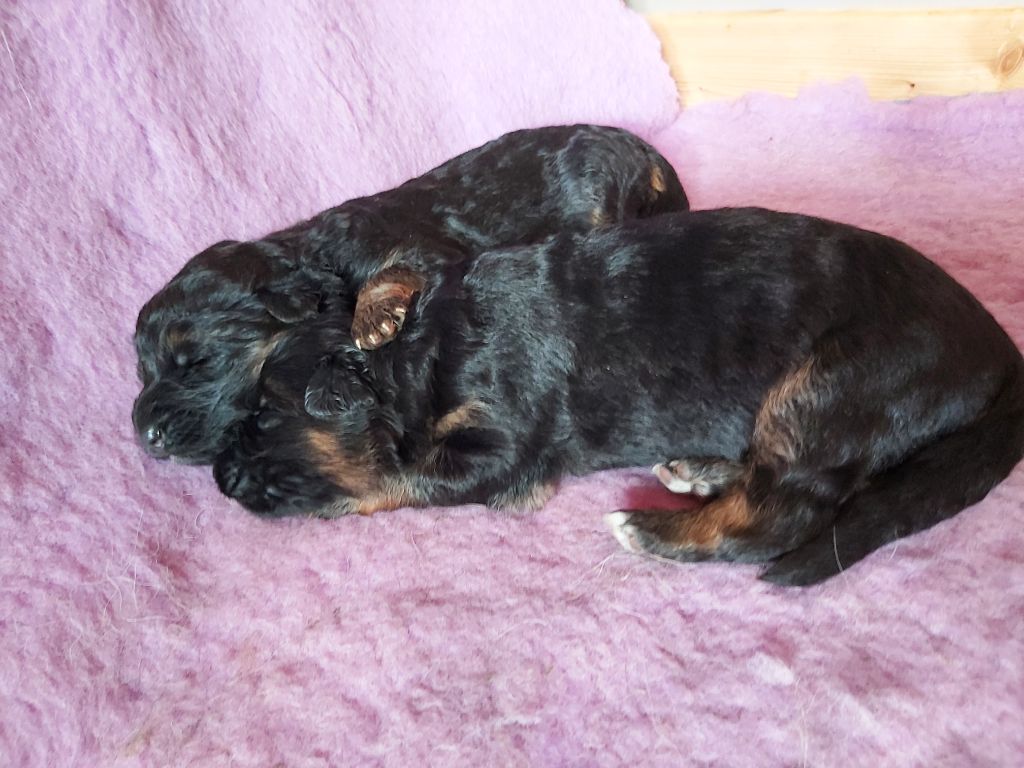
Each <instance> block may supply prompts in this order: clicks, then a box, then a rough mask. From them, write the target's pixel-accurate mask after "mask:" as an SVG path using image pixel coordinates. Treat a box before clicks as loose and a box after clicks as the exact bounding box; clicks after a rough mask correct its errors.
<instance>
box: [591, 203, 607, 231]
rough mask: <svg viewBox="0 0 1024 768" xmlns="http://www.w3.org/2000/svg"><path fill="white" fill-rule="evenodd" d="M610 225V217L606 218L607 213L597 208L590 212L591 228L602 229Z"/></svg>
mask: <svg viewBox="0 0 1024 768" xmlns="http://www.w3.org/2000/svg"><path fill="white" fill-rule="evenodd" d="M610 223H611V217H609V216H608V212H607V211H606V210H605V209H604V208H602V207H601V206H598V207H597V208H595V209H594V210H592V211H591V212H590V224H591V226H593V227H595V228H596V227H604V226H607V225H608V224H610Z"/></svg>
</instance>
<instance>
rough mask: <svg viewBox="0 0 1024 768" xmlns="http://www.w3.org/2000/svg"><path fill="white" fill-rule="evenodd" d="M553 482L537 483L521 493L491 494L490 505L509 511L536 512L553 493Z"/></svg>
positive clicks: (555, 486) (554, 487)
mask: <svg viewBox="0 0 1024 768" xmlns="http://www.w3.org/2000/svg"><path fill="white" fill-rule="evenodd" d="M556 488H557V485H556V484H555V483H537V484H535V485H532V486H530V487H529V488H528V489H527V490H526V491H523V492H522V493H514V492H512V491H507V492H505V493H500V494H498V495H496V496H493V497H492V498H491V500H490V506H491V507H493V508H494V509H505V510H508V511H510V512H536V511H537V510H538V509H540V508H541V507H543V506H544V505H545V504H547V503H548V501H550V499H551V497H552V496H554V495H555V489H556Z"/></svg>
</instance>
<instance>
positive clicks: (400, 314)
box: [352, 267, 425, 350]
mask: <svg viewBox="0 0 1024 768" xmlns="http://www.w3.org/2000/svg"><path fill="white" fill-rule="evenodd" d="M424 282H425V281H424V278H423V276H422V275H421V274H420V273H419V272H416V271H415V270H412V269H409V268H406V267H389V268H388V269H385V270H384V271H382V272H380V273H379V274H377V275H375V276H374V277H373V278H371V279H370V280H369V281H368V282H367V283H366V285H364V286H363V288H362V290H360V291H359V296H358V298H357V299H356V309H355V314H354V316H353V318H352V339H353V341H354V342H355V345H356V346H357V347H359V349H366V350H369V349H377V348H379V347H382V346H384V345H385V344H387V343H388V342H389V341H391V340H392V339H393V338H395V336H396V335H398V332H399V331H400V330H401V329H402V326H403V325H404V324H405V318H406V315H407V314H408V313H409V307H410V306H411V305H412V302H413V299H414V297H415V296H416V294H417V293H419V292H420V291H422V290H423V286H424Z"/></svg>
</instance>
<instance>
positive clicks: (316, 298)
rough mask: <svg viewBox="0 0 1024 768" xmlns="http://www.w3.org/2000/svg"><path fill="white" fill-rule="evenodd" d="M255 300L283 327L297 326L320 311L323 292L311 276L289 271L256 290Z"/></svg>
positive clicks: (296, 270) (302, 271)
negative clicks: (284, 324) (283, 324)
mask: <svg viewBox="0 0 1024 768" xmlns="http://www.w3.org/2000/svg"><path fill="white" fill-rule="evenodd" d="M256 296H257V298H259V300H260V301H261V302H263V306H264V307H265V308H266V310H267V312H269V313H270V314H271V315H273V316H274V317H275V318H276V319H278V320H280V321H281V322H282V323H298V322H301V321H303V320H308V319H309V318H311V317H313V316H314V315H316V314H317V313H318V312H319V311H320V300H321V299H322V298H323V290H322V286H321V285H320V283H319V281H317V280H315V279H313V276H312V275H310V274H309V273H307V272H305V271H304V270H300V269H292V270H290V271H288V272H286V273H285V274H283V275H282V276H279V277H276V278H272V279H271V280H270V281H269V282H268V283H267V284H265V285H263V286H261V287H259V288H257V289H256Z"/></svg>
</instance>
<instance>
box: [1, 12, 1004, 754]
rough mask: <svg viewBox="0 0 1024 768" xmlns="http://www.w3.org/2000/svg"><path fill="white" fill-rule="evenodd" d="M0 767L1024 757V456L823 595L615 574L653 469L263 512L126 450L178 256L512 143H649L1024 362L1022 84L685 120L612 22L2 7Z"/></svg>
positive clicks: (634, 564)
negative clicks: (513, 136) (969, 293)
mask: <svg viewBox="0 0 1024 768" xmlns="http://www.w3.org/2000/svg"><path fill="white" fill-rule="evenodd" d="M0 32H2V40H0V43H2V48H3V50H0V125H2V126H3V128H2V133H3V139H2V141H0V190H2V193H3V200H4V215H3V216H2V217H0V327H2V329H3V333H2V337H0V361H2V363H0V505H2V508H0V510H2V511H0V765H2V766H12V767H13V766H18V767H21V766H24V767H32V768H35V767H36V766H38V767H39V768H43V767H44V766H46V767H51V766H56V767H63V766H135V765H142V766H228V765H232V766H289V767H291V766H300V767H306V766H309V767H313V766H348V765H353V766H363V765H365V766H375V765H393V766H620V765H645V766H646V765H650V766H686V765H707V766H796V765H804V766H812V765H814V766H824V765H843V766H872V767H873V768H874V767H876V766H929V767H935V766H968V765H970V766H1016V765H1022V764H1024V508H1022V500H1024V468H1018V469H1017V471H1016V472H1015V473H1014V474H1013V475H1012V476H1011V478H1010V479H1009V480H1007V481H1006V482H1005V483H1003V484H1002V485H1001V486H1000V487H998V488H997V489H996V490H995V491H994V492H993V493H992V494H991V495H990V496H989V497H988V498H987V499H986V500H985V501H984V502H983V503H981V504H978V505H977V506H975V507H974V508H972V509H970V510H968V511H966V512H965V513H963V514H962V515H960V516H958V517H956V518H954V519H953V520H951V521H949V522H948V523H945V524H943V525H940V526H938V527H937V528H935V529H933V530H931V531H928V532H926V533H923V534H921V535H918V536H915V537H913V538H910V539H907V540H903V541H900V542H898V543H897V544H896V545H894V546H892V547H889V548H887V549H886V550H884V551H881V552H878V553H875V555H874V556H872V557H871V558H869V559H868V560H866V561H865V562H863V563H861V564H859V565H857V566H856V567H854V568H851V569H850V570H849V571H847V572H845V573H843V574H841V575H840V576H839V577H837V578H836V579H834V580H832V581H830V582H828V583H826V584H825V585H822V586H820V587H816V588H812V589H807V590H803V591H786V590H783V589H779V588H775V587H772V586H769V585H766V584H764V583H762V582H759V581H757V580H756V579H755V576H756V570H755V569H754V568H751V567H735V566H734V567H729V566H719V565H690V566H673V565H668V564H665V563H660V562H653V561H649V560H644V559H641V558H637V557H634V556H630V555H628V554H626V553H624V552H621V551H620V550H619V548H618V545H617V544H616V543H615V541H614V540H613V538H612V537H611V535H610V534H609V532H608V531H607V530H606V529H605V528H604V525H603V522H602V519H601V515H602V513H604V512H606V511H609V510H612V509H615V508H617V507H620V506H623V505H625V504H627V503H629V502H633V503H635V502H636V500H637V499H636V496H637V495H638V494H641V495H653V496H656V497H657V498H658V500H659V501H660V502H665V503H668V502H670V501H671V500H670V499H667V498H666V495H665V494H662V493H661V492H660V491H659V490H658V489H657V488H656V484H655V482H654V481H653V479H651V478H650V477H649V476H648V475H647V474H646V473H644V472H640V471H622V472H615V473H606V474H603V475H599V476H595V477H590V478H584V479H579V480H572V481H569V482H566V483H565V484H564V486H563V487H562V490H561V491H560V493H559V494H558V495H557V496H556V497H555V498H554V500H553V501H552V502H551V503H550V504H549V505H548V506H547V507H546V508H545V509H544V510H543V511H541V512H539V513H537V514H533V515H526V516H511V515H501V514H497V513H493V512H489V511H487V510H485V509H482V508H479V507H464V508H455V509H427V510H417V511H413V510H408V511H401V512H397V513H393V514H386V515H379V516H377V517H375V518H372V519H342V520H337V521H333V522H324V521H316V520H291V521H283V522H268V521H264V520H260V519H257V518H255V517H253V516H250V515H248V514H246V513H245V512H243V511H242V510H241V509H240V508H238V507H237V506H235V505H233V504H231V503H229V502H228V501H227V500H225V499H224V498H222V497H220V496H219V495H218V493H217V491H216V488H215V486H214V484H213V481H212V479H211V477H210V474H209V471H208V470H206V469H201V468H188V467H182V466H179V465H175V464H172V463H159V462H155V461H152V460H149V459H147V458H145V457H144V456H143V453H142V451H141V450H139V448H138V447H137V446H136V445H135V443H134V441H133V435H132V428H131V423H130V418H129V414H130V409H131V403H132V399H133V397H134V396H135V394H136V393H137V389H138V385H137V382H136V379H135V359H134V354H133V350H132V346H131V335H132V330H133V327H134V321H135V316H136V313H137V312H138V309H139V308H140V306H141V305H142V303H143V302H144V301H145V299H146V298H148V296H149V295H151V294H152V293H153V292H154V291H155V290H157V289H158V288H159V287H160V286H161V285H162V284H163V282H164V281H165V280H166V279H167V278H169V277H170V276H171V275H172V274H173V273H174V272H175V271H176V270H177V269H178V268H179V267H180V266H181V265H182V264H183V263H184V261H185V260H186V259H187V258H188V257H189V256H190V255H191V254H192V253H194V252H195V251H197V250H198V249H200V248H201V247H203V246H204V245H206V244H208V243H210V242H212V241H215V240H218V239H221V238H223V237H235V238H244V237H251V236H258V235H260V234H262V233H265V232H267V231H270V230H272V229H275V228H277V227H280V226H282V225H286V224H288V223H290V222H292V221H294V220H297V219H299V218H301V217H304V216H306V215H309V214H312V213H314V212H316V211H318V210H320V209H322V208H325V207H327V206H329V205H332V204H336V203H338V202H340V201H342V200H344V199H347V198H349V197H352V196H355V195H359V194H363V193H367V192H371V191H374V190H377V189H382V188H386V187H389V186H393V185H395V184H396V183H398V182H400V181H402V180H404V179H406V178H408V177H410V176H412V175H415V174H418V173H421V172H422V171H424V170H426V169H427V168H429V167H431V166H433V165H435V164H437V163H439V162H441V161H443V160H445V159H446V158H448V157H449V156H451V155H454V154H456V153H458V152H461V151H463V150H466V149H469V148H470V147H473V146H475V145H477V144H480V143H482V142H483V141H485V140H487V139H490V138H493V137H494V136H497V135H498V134H500V133H503V132H505V131H508V130H511V129H515V128H520V127H527V126H538V125H544V124H555V123H568V122H577V121H591V122H600V123H606V124H614V125H619V126H623V127H626V128H630V129H632V130H634V131H636V132H638V133H639V134H640V135H642V136H644V137H645V138H647V139H649V140H651V141H652V142H653V143H654V144H655V145H656V146H657V147H658V148H659V149H660V150H662V151H663V152H664V153H665V154H666V155H667V156H668V157H669V158H670V159H671V160H672V161H673V163H674V164H675V166H676V167H677V169H678V171H679V174H680V176H681V177H682V180H683V183H684V184H685V186H686V189H687V191H688V193H689V195H690V197H691V200H692V201H693V203H694V206H695V207H702V208H706V207H714V206H721V205H734V204H758V205H765V206H770V207H776V208H781V209H790V210H797V211H803V212H808V213H814V214H820V215H824V216H829V217H833V218H836V219H840V220H843V221H847V222H851V223H854V224H858V225H861V226H866V227H869V228H874V229H878V230H881V231H884V232H886V233H889V234H893V235H896V236H898V237H902V238H904V239H906V240H908V241H909V242H910V243H912V244H913V245H915V246H917V247H919V248H920V249H922V250H923V251H924V252H925V253H927V254H929V255H930V256H932V257H933V258H934V259H935V260H937V261H938V262H939V263H940V264H942V265H943V266H945V267H946V268H947V269H948V270H950V271H951V272H952V273H953V274H954V275H955V276H956V277H957V278H959V279H960V280H961V281H962V282H964V283H965V284H966V285H967V286H968V287H969V288H971V289H972V290H973V291H975V292H976V293H977V295H978V296H979V297H980V298H981V299H982V300H983V301H984V302H985V304H986V305H987V306H988V307H989V309H990V310H991V311H992V312H993V313H994V314H995V315H996V317H997V318H998V319H999V320H1000V321H1001V322H1002V323H1003V324H1004V325H1005V326H1006V327H1007V328H1008V329H1009V330H1010V332H1011V333H1012V334H1013V335H1014V337H1015V338H1016V339H1017V341H1018V342H1022V341H1024V200H1022V192H1024V92H1017V93H1009V94H1006V95H999V96H976V97H968V98H960V99H951V100H940V99H919V100H916V101H913V102H911V103H904V104H875V103H871V102H870V101H869V100H868V99H867V98H866V96H865V95H864V93H863V91H862V89H861V88H860V86H859V85H857V84H856V83H852V84H843V85H837V86H827V87H826V86H820V87H816V88H814V89H811V90H809V91H807V92H805V93H804V94H802V95H801V96H800V98H798V99H796V100H787V99H783V98H776V97H771V96H763V95H754V96H750V97H748V98H745V99H743V100H741V101H739V102H736V103H728V104H713V105H705V106H701V107H699V108H694V109H690V110H687V111H685V112H683V113H680V112H679V109H678V105H677V103H676V96H675V88H674V84H673V82H672V80H671V78H670V76H669V73H668V70H667V67H666V66H665V64H664V63H663V62H662V60H661V58H660V52H659V46H658V42H657V40H656V39H655V37H654V36H653V34H652V33H651V31H650V30H649V29H648V28H647V26H646V25H645V23H644V21H643V19H642V18H640V17H639V16H637V15H635V14H633V13H631V12H629V11H627V10H625V9H623V8H622V7H621V6H620V5H619V4H618V3H616V2H614V0H602V1H601V2H595V1H594V0H561V1H560V2H558V3H552V2H550V0H500V1H496V2H487V3H477V2H469V1H468V0H466V1H464V2H463V1H452V0H425V1H422V2H416V3H406V2H397V1H396V2H382V1H379V0H375V2H373V3H367V2H358V0H348V1H345V2H343V1H341V0H339V1H338V2H328V1H327V0H294V2H288V3H280V2H275V1H272V0H252V1H250V2H244V3H235V2H228V0H223V1H221V2H209V3H200V2H184V1H182V2H160V3H136V2H128V1H127V0H123V1H121V2H115V1H114V0H109V1H108V2H92V3H72V2H60V1H58V0H54V1H53V2H32V1H30V0H24V1H23V2H13V3H12V2H8V3H6V4H5V6H4V7H3V8H2V9H0Z"/></svg>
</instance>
